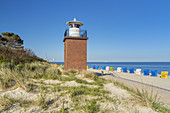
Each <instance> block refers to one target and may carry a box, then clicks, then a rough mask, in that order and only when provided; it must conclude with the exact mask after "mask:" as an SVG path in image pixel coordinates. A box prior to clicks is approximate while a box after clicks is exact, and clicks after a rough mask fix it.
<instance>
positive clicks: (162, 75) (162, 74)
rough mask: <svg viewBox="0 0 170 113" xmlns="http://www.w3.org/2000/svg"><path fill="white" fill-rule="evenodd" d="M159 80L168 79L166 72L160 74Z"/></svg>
mask: <svg viewBox="0 0 170 113" xmlns="http://www.w3.org/2000/svg"><path fill="white" fill-rule="evenodd" d="M161 78H165V79H167V78H168V71H162V72H161Z"/></svg>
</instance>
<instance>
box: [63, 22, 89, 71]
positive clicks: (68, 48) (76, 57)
mask: <svg viewBox="0 0 170 113" xmlns="http://www.w3.org/2000/svg"><path fill="white" fill-rule="evenodd" d="M66 24H67V25H69V29H66V31H65V33H64V40H63V42H64V69H65V70H69V69H74V70H80V71H82V70H86V69H87V39H88V37H87V31H86V30H82V29H80V26H82V25H83V23H82V22H79V21H76V19H74V21H70V22H67V23H66Z"/></svg>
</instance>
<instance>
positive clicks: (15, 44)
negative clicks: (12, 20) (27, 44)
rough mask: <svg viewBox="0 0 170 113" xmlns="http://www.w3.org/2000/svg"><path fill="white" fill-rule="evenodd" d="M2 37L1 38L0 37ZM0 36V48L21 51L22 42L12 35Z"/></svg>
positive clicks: (18, 37)
mask: <svg viewBox="0 0 170 113" xmlns="http://www.w3.org/2000/svg"><path fill="white" fill-rule="evenodd" d="M1 35H2V36H1ZM1 35H0V46H1V47H7V48H11V49H23V46H22V45H23V40H22V39H21V38H20V36H18V35H17V34H14V33H9V32H6V33H1Z"/></svg>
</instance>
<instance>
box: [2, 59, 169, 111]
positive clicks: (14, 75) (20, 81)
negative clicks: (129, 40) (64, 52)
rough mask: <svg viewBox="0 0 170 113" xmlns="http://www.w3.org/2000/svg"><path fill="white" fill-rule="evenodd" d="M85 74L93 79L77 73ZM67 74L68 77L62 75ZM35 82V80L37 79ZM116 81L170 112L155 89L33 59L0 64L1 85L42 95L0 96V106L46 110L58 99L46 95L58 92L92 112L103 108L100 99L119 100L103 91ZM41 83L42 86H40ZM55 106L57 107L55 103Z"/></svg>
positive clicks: (78, 108) (139, 98)
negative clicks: (134, 86) (69, 83)
mask: <svg viewBox="0 0 170 113" xmlns="http://www.w3.org/2000/svg"><path fill="white" fill-rule="evenodd" d="M79 74H81V75H83V78H88V79H91V80H93V82H88V81H86V80H85V79H81V78H78V77H76V75H79ZM63 75H66V76H63ZM47 79H50V80H59V81H61V83H59V84H44V83H43V80H47ZM34 80H35V81H36V82H35V81H34ZM66 81H75V82H76V83H79V84H81V86H62V85H61V84H62V83H64V82H66ZM110 82H111V83H113V84H114V85H115V86H118V87H120V88H122V89H125V90H127V91H128V92H130V93H131V94H132V95H134V98H136V100H137V101H138V102H141V103H142V105H143V106H147V107H151V108H153V109H154V110H155V111H158V112H165V113H166V112H167V113H168V112H170V110H169V109H167V108H166V107H164V106H163V105H162V104H161V103H160V102H159V98H158V96H157V95H154V93H153V92H147V91H146V90H144V89H143V90H138V89H137V90H134V89H131V88H129V87H127V86H125V85H124V84H122V83H120V82H118V81H108V80H106V79H104V78H101V77H99V76H97V75H96V74H95V73H93V72H88V71H83V72H79V71H75V70H69V71H65V70H62V69H61V67H58V66H57V65H51V64H48V63H42V62H32V63H25V64H18V65H13V64H10V63H6V64H1V65H0V88H1V89H3V90H10V89H11V88H13V87H21V88H23V89H24V90H25V91H27V92H30V93H35V94H36V93H38V94H40V95H39V97H38V100H36V101H27V100H23V99H13V98H8V97H3V98H0V107H1V108H3V110H8V109H9V108H10V107H11V106H12V105H13V104H16V103H19V104H20V106H21V107H28V106H31V105H35V106H40V107H41V108H42V109H44V110H47V109H48V108H49V105H50V104H54V105H55V104H56V103H57V102H58V101H57V99H54V98H53V99H52V100H49V99H47V95H48V94H49V93H56V92H58V95H57V97H64V96H66V95H69V98H70V99H71V101H72V102H73V108H74V109H73V111H74V110H76V111H77V112H81V111H83V112H89V113H96V112H99V111H100V104H99V103H100V102H106V101H107V102H111V103H113V104H115V103H116V102H118V103H119V102H120V101H121V100H119V99H118V98H116V97H115V98H111V97H109V94H110V92H109V91H107V90H104V89H103V87H104V84H107V83H110ZM38 84H39V85H38ZM88 85H95V86H97V87H88ZM85 96H90V97H96V98H91V99H86V98H83V97H85ZM56 105H57V104H56ZM56 105H55V106H56ZM57 112H59V113H67V112H68V109H67V108H66V107H65V102H64V101H63V103H62V107H61V109H60V110H59V111H57Z"/></svg>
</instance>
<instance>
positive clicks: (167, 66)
mask: <svg viewBox="0 0 170 113" xmlns="http://www.w3.org/2000/svg"><path fill="white" fill-rule="evenodd" d="M51 63H54V64H60V65H61V64H62V65H64V62H51ZM87 65H88V67H89V68H92V66H99V68H102V66H110V67H113V69H114V70H116V69H117V67H122V68H124V67H126V68H128V69H129V68H134V69H142V72H143V70H144V69H149V70H150V71H151V70H157V72H158V74H161V71H168V72H169V73H168V75H170V62H87Z"/></svg>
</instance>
